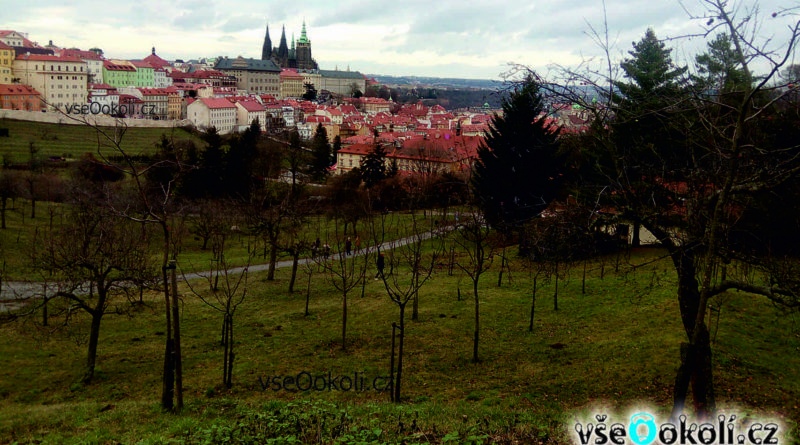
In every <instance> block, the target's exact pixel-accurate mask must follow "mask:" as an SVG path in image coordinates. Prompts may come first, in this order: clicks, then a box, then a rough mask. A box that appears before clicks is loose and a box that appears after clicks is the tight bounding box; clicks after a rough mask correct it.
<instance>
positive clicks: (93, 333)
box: [81, 302, 103, 385]
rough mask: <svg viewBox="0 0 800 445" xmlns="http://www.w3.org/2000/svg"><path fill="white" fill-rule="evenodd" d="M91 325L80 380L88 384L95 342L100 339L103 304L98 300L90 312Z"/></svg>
mask: <svg viewBox="0 0 800 445" xmlns="http://www.w3.org/2000/svg"><path fill="white" fill-rule="evenodd" d="M91 314H92V326H91V329H90V331H89V348H88V350H87V354H86V370H85V371H84V374H83V378H81V382H82V383H83V384H85V385H88V384H89V383H90V382H91V381H92V378H93V377H94V365H95V362H96V360H97V342H98V341H99V339H100V321H101V320H102V319H103V306H102V303H100V302H98V304H97V308H96V309H95V310H93V311H92V312H91Z"/></svg>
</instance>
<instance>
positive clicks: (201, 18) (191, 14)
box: [172, 8, 214, 31]
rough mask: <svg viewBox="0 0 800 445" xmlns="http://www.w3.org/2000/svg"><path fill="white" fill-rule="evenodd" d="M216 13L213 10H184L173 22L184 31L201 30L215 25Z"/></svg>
mask: <svg viewBox="0 0 800 445" xmlns="http://www.w3.org/2000/svg"><path fill="white" fill-rule="evenodd" d="M213 22H214V12H213V9H211V8H207V9H206V8H203V9H193V10H188V11H187V10H184V11H182V12H180V13H179V14H178V16H177V17H175V19H174V20H173V21H172V24H173V25H175V26H177V27H179V28H184V29H195V30H198V31H199V30H200V29H203V28H206V27H208V26H210V25H213Z"/></svg>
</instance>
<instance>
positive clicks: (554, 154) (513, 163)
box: [471, 76, 565, 231]
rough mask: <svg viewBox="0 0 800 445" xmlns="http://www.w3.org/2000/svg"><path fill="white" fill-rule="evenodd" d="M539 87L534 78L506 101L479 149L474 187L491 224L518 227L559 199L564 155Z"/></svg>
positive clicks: (473, 174) (509, 227) (524, 83)
mask: <svg viewBox="0 0 800 445" xmlns="http://www.w3.org/2000/svg"><path fill="white" fill-rule="evenodd" d="M543 111H544V102H543V97H542V94H541V93H540V91H539V85H538V84H537V83H536V82H535V81H534V79H533V78H532V77H530V76H529V77H528V78H527V79H525V80H524V81H523V82H522V84H521V85H520V87H519V88H518V89H517V90H516V91H514V92H512V93H511V95H510V96H509V97H508V98H506V99H503V115H502V116H495V117H494V118H493V119H492V125H491V127H490V129H489V134H488V135H487V137H486V139H485V141H484V143H483V144H481V146H480V147H479V148H478V160H477V162H476V163H475V167H474V169H473V172H472V179H471V186H472V191H473V194H474V196H475V198H476V199H477V204H478V206H479V207H480V208H481V210H482V211H483V212H484V215H485V217H486V220H487V221H488V222H489V224H491V225H492V226H494V227H496V228H498V229H501V230H503V231H513V230H515V229H516V228H518V227H519V225H520V224H522V223H524V222H525V221H528V220H530V219H531V218H533V217H535V216H537V215H539V214H540V213H541V212H542V211H543V210H544V209H545V208H546V207H547V206H548V205H549V204H550V202H552V201H553V199H554V198H555V197H556V194H557V193H558V191H559V188H560V185H561V183H562V178H563V172H564V171H565V168H564V159H563V158H562V156H560V155H559V153H558V149H559V143H558V134H559V132H560V129H559V128H556V127H554V126H553V125H552V124H550V123H548V121H547V118H546V116H545V115H544V114H542V112H543Z"/></svg>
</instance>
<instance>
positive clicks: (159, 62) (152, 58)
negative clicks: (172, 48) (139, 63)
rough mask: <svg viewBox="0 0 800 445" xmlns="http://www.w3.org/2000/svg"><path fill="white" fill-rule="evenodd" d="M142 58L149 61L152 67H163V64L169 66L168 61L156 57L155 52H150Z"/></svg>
mask: <svg viewBox="0 0 800 445" xmlns="http://www.w3.org/2000/svg"><path fill="white" fill-rule="evenodd" d="M142 60H143V61H145V62H147V63H149V64H150V65H151V66H152V67H153V68H163V67H165V66H170V65H169V62H167V61H166V60H164V59H162V58H161V57H158V56H157V55H155V54H150V55H149V56H147V57H145V58H144V59H142Z"/></svg>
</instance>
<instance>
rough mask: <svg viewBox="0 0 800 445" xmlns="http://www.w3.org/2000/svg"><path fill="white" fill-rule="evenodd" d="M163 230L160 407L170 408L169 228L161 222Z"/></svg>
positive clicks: (173, 380)
mask: <svg viewBox="0 0 800 445" xmlns="http://www.w3.org/2000/svg"><path fill="white" fill-rule="evenodd" d="M161 228H162V230H163V232H164V251H163V253H164V257H163V261H162V263H161V279H162V282H163V285H164V306H165V308H166V314H167V332H166V344H165V345H164V372H163V376H162V382H161V383H162V386H161V407H162V408H164V409H166V410H172V407H173V406H174V405H173V392H174V388H175V386H174V385H175V373H174V368H173V342H172V314H171V313H170V307H171V305H170V298H169V278H168V277H167V265H168V262H169V229H168V228H167V225H166V223H163V222H162V224H161Z"/></svg>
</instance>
